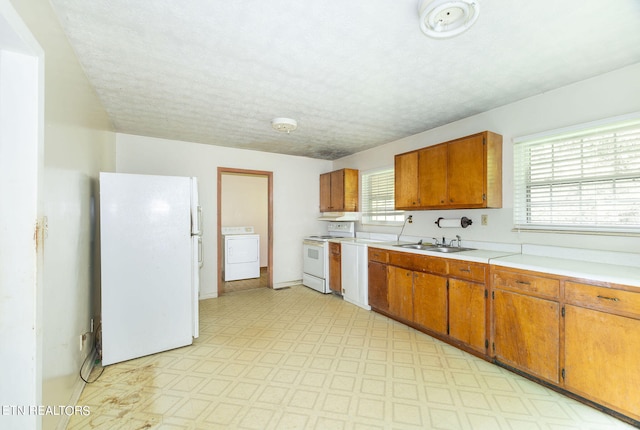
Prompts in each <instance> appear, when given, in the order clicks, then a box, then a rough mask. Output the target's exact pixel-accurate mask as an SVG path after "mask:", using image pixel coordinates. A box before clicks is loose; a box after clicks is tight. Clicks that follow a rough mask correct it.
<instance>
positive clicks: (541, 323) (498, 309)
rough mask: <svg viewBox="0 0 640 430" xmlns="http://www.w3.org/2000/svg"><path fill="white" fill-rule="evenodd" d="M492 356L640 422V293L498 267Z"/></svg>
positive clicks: (494, 277)
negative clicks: (639, 361) (639, 358)
mask: <svg viewBox="0 0 640 430" xmlns="http://www.w3.org/2000/svg"><path fill="white" fill-rule="evenodd" d="M492 288H493V291H492V297H493V300H492V321H491V324H492V344H493V348H492V350H491V353H492V358H493V359H494V360H495V361H496V362H497V363H500V364H505V365H507V366H508V367H511V368H515V369H517V370H519V371H522V372H523V373H525V374H526V375H530V376H532V377H533V378H535V379H539V380H542V381H545V382H548V383H550V384H551V386H554V387H557V388H558V389H560V390H563V391H564V392H567V393H569V394H572V395H576V396H578V397H579V398H581V399H584V400H587V401H589V402H593V404H596V405H600V406H602V407H604V410H605V411H608V412H610V413H612V414H613V415H616V416H618V417H619V418H622V419H624V420H625V421H628V422H631V423H632V424H634V425H636V426H639V425H640V406H639V405H640V390H639V389H638V387H640V372H638V371H637V369H639V368H640V367H639V366H638V357H640V290H639V289H638V288H634V287H629V286H623V285H615V284H609V283H602V282H594V283H593V284H589V283H585V282H584V281H583V280H580V281H579V282H578V280H574V279H572V278H566V277H560V276H555V275H549V274H546V273H539V272H530V271H524V270H517V269H506V268H501V267H500V268H497V267H496V266H492Z"/></svg>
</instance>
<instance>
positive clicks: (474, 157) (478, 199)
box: [447, 135, 486, 207]
mask: <svg viewBox="0 0 640 430" xmlns="http://www.w3.org/2000/svg"><path fill="white" fill-rule="evenodd" d="M483 142H484V137H483V136H482V135H475V136H471V137H469V138H466V139H461V140H457V141H455V142H451V143H449V144H448V145H447V147H448V152H449V157H448V161H447V180H448V183H449V196H448V200H449V201H448V203H449V205H453V206H455V205H464V207H482V206H484V205H485V201H486V187H485V184H486V171H485V166H486V163H485V159H486V157H485V150H484V143H483Z"/></svg>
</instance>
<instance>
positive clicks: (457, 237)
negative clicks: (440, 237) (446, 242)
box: [451, 234, 462, 248]
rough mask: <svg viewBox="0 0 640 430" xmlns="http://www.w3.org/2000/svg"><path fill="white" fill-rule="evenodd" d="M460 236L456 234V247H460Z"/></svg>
mask: <svg viewBox="0 0 640 430" xmlns="http://www.w3.org/2000/svg"><path fill="white" fill-rule="evenodd" d="M461 241H462V238H461V237H460V235H459V234H456V243H457V244H458V248H462V242H461ZM451 244H452V245H453V240H452V241H451Z"/></svg>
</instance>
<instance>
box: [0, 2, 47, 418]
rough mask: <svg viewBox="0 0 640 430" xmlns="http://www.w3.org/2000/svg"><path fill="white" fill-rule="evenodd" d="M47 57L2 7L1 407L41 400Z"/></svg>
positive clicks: (2, 4)
mask: <svg viewBox="0 0 640 430" xmlns="http://www.w3.org/2000/svg"><path fill="white" fill-rule="evenodd" d="M42 61H43V55H42V51H41V50H40V47H39V46H38V45H37V42H35V40H34V39H33V38H32V37H31V35H30V34H29V32H28V30H27V29H26V27H25V26H24V24H23V23H22V22H21V20H20V18H19V17H18V15H17V14H16V13H15V11H14V10H13V9H12V8H11V7H10V5H8V4H7V3H6V2H0V343H1V345H2V346H1V347H0V381H1V382H0V406H5V405H6V406H9V405H24V406H29V405H36V404H39V402H40V399H41V397H42V382H41V381H42V361H43V357H42V348H41V346H40V345H41V344H42V326H43V324H42V321H41V315H42V311H41V305H42V302H43V300H42V255H41V254H42V240H41V239H42V236H41V235H39V234H38V232H37V231H38V230H36V226H37V225H40V226H42V222H41V216H42V199H41V198H40V196H39V190H40V188H41V185H42V181H41V178H40V175H41V173H42V158H43V157H42V147H43V141H42V133H41V130H42V128H43V121H42V112H43V95H44V91H43V85H42V81H43V67H42ZM40 424H41V420H40V419H39V418H38V417H36V416H20V415H19V414H7V413H6V412H5V413H3V414H2V415H0V427H2V428H16V429H18V428H39V427H38V426H39V425H40Z"/></svg>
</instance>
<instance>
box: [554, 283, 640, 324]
mask: <svg viewBox="0 0 640 430" xmlns="http://www.w3.org/2000/svg"><path fill="white" fill-rule="evenodd" d="M564 285H565V289H564V296H565V300H566V301H567V303H571V304H574V305H578V306H584V307H588V308H592V309H599V310H603V311H608V312H613V313H623V314H632V315H635V316H638V317H640V292H637V293H636V292H633V291H624V290H617V289H614V288H606V287H597V286H595V285H588V284H580V283H577V282H565V284H564Z"/></svg>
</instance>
